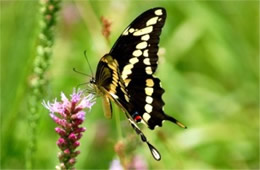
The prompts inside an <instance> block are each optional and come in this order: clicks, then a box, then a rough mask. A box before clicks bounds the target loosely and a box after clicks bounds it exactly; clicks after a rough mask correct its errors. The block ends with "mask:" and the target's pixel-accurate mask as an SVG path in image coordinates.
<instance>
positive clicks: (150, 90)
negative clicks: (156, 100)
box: [144, 87, 153, 96]
mask: <svg viewBox="0 0 260 170" xmlns="http://www.w3.org/2000/svg"><path fill="white" fill-rule="evenodd" d="M144 90H145V94H146V95H147V96H152V94H153V88H152V87H146V88H145V89H144Z"/></svg>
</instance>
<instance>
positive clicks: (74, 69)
mask: <svg viewBox="0 0 260 170" xmlns="http://www.w3.org/2000/svg"><path fill="white" fill-rule="evenodd" d="M73 71H74V72H76V73H79V74H82V75H84V76H87V77H92V76H91V75H88V74H86V73H83V72H81V71H78V70H76V68H73Z"/></svg>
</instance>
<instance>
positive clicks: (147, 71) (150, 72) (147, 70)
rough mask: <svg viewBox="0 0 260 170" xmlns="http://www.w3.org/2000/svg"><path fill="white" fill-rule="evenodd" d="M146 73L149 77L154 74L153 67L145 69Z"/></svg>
mask: <svg viewBox="0 0 260 170" xmlns="http://www.w3.org/2000/svg"><path fill="white" fill-rule="evenodd" d="M145 72H146V73H147V74H149V75H151V74H153V71H152V67H145Z"/></svg>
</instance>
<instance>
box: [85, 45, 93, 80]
mask: <svg viewBox="0 0 260 170" xmlns="http://www.w3.org/2000/svg"><path fill="white" fill-rule="evenodd" d="M84 56H85V58H86V60H87V63H88V66H89V69H90V72H91V75H92V77H93V76H94V74H93V71H92V68H91V66H90V64H89V61H88V57H87V51H86V50H85V51H84Z"/></svg>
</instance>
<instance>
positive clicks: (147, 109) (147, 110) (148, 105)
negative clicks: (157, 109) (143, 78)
mask: <svg viewBox="0 0 260 170" xmlns="http://www.w3.org/2000/svg"><path fill="white" fill-rule="evenodd" d="M144 109H145V111H146V112H147V113H151V112H152V111H153V106H152V105H150V104H146V105H145V106H144Z"/></svg>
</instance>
